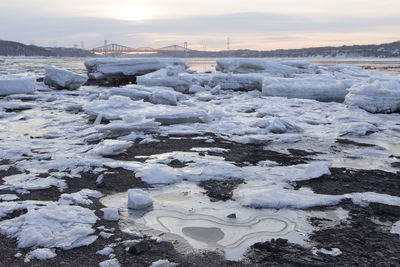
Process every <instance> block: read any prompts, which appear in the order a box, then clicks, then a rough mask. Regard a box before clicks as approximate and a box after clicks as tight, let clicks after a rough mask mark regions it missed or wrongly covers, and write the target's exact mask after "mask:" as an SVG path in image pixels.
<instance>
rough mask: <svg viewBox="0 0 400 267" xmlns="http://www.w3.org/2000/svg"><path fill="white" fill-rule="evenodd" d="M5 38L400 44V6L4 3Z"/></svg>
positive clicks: (309, 1) (392, 0) (89, 0)
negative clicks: (228, 39) (393, 42)
mask: <svg viewBox="0 0 400 267" xmlns="http://www.w3.org/2000/svg"><path fill="white" fill-rule="evenodd" d="M0 12H1V13H0V14H1V16H0V38H1V39H3V40H13V41H20V42H23V43H27V44H30V43H34V44H36V45H44V46H54V45H57V46H66V47H72V46H73V44H77V45H78V46H81V41H84V45H85V48H92V47H97V46H101V45H102V44H103V42H104V40H108V42H109V43H118V44H122V45H126V46H130V47H146V46H150V47H154V48H159V47H163V46H167V45H173V44H180V45H183V42H185V41H186V42H188V44H189V48H193V49H203V48H206V49H207V50H222V49H225V48H226V40H227V37H230V42H231V49H240V48H250V49H279V48H301V47H309V46H325V45H334V46H337V45H344V44H369V43H384V42H392V41H396V40H400V16H399V12H400V1H399V0H380V1H373V0H335V1H330V0H279V1H278V0H247V1H244V0H240V1H238V0H196V1H195V0H186V1H184V0H147V1H144V0H68V1H56V0H13V1H7V0H1V1H0Z"/></svg>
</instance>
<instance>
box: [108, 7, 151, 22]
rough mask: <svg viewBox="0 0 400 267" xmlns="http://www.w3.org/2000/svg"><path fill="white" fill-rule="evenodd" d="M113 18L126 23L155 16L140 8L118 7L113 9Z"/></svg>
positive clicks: (148, 10)
mask: <svg viewBox="0 0 400 267" xmlns="http://www.w3.org/2000/svg"><path fill="white" fill-rule="evenodd" d="M112 16H113V18H115V19H118V20H126V21H140V20H149V19H152V18H154V16H155V14H153V12H152V11H151V10H150V9H149V8H145V7H141V6H135V7H127V6H120V7H116V8H115V9H114V12H113V14H112Z"/></svg>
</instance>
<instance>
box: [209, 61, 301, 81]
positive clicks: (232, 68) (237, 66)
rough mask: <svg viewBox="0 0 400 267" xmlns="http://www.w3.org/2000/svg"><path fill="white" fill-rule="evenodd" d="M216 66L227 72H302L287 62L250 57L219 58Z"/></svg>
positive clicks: (281, 74) (279, 74)
mask: <svg viewBox="0 0 400 267" xmlns="http://www.w3.org/2000/svg"><path fill="white" fill-rule="evenodd" d="M215 68H216V70H219V71H222V72H226V73H228V72H233V73H255V72H262V73H268V74H270V75H274V76H278V77H287V76H290V75H292V74H295V73H300V72H302V71H301V69H299V68H296V67H293V66H289V65H287V64H281V63H278V62H272V61H265V60H262V59H248V58H233V59H226V58H224V59H218V60H217V65H216V67H215Z"/></svg>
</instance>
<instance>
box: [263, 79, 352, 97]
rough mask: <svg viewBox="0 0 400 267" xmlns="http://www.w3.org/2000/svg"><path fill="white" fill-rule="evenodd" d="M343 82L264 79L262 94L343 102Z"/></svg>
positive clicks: (345, 87)
mask: <svg viewBox="0 0 400 267" xmlns="http://www.w3.org/2000/svg"><path fill="white" fill-rule="evenodd" d="M346 89H347V86H346V84H345V83H344V82H343V81H338V80H334V79H326V78H290V79H286V78H265V79H264V81H263V86H262V94H263V95H265V96H281V97H287V98H303V99H315V100H320V101H340V102H343V100H344V98H345V96H346V94H347V93H348V92H347V90H346Z"/></svg>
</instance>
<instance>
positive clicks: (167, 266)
mask: <svg viewBox="0 0 400 267" xmlns="http://www.w3.org/2000/svg"><path fill="white" fill-rule="evenodd" d="M177 265H178V264H176V263H174V262H170V261H169V260H158V261H155V262H153V263H152V264H151V265H150V267H175V266H177Z"/></svg>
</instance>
